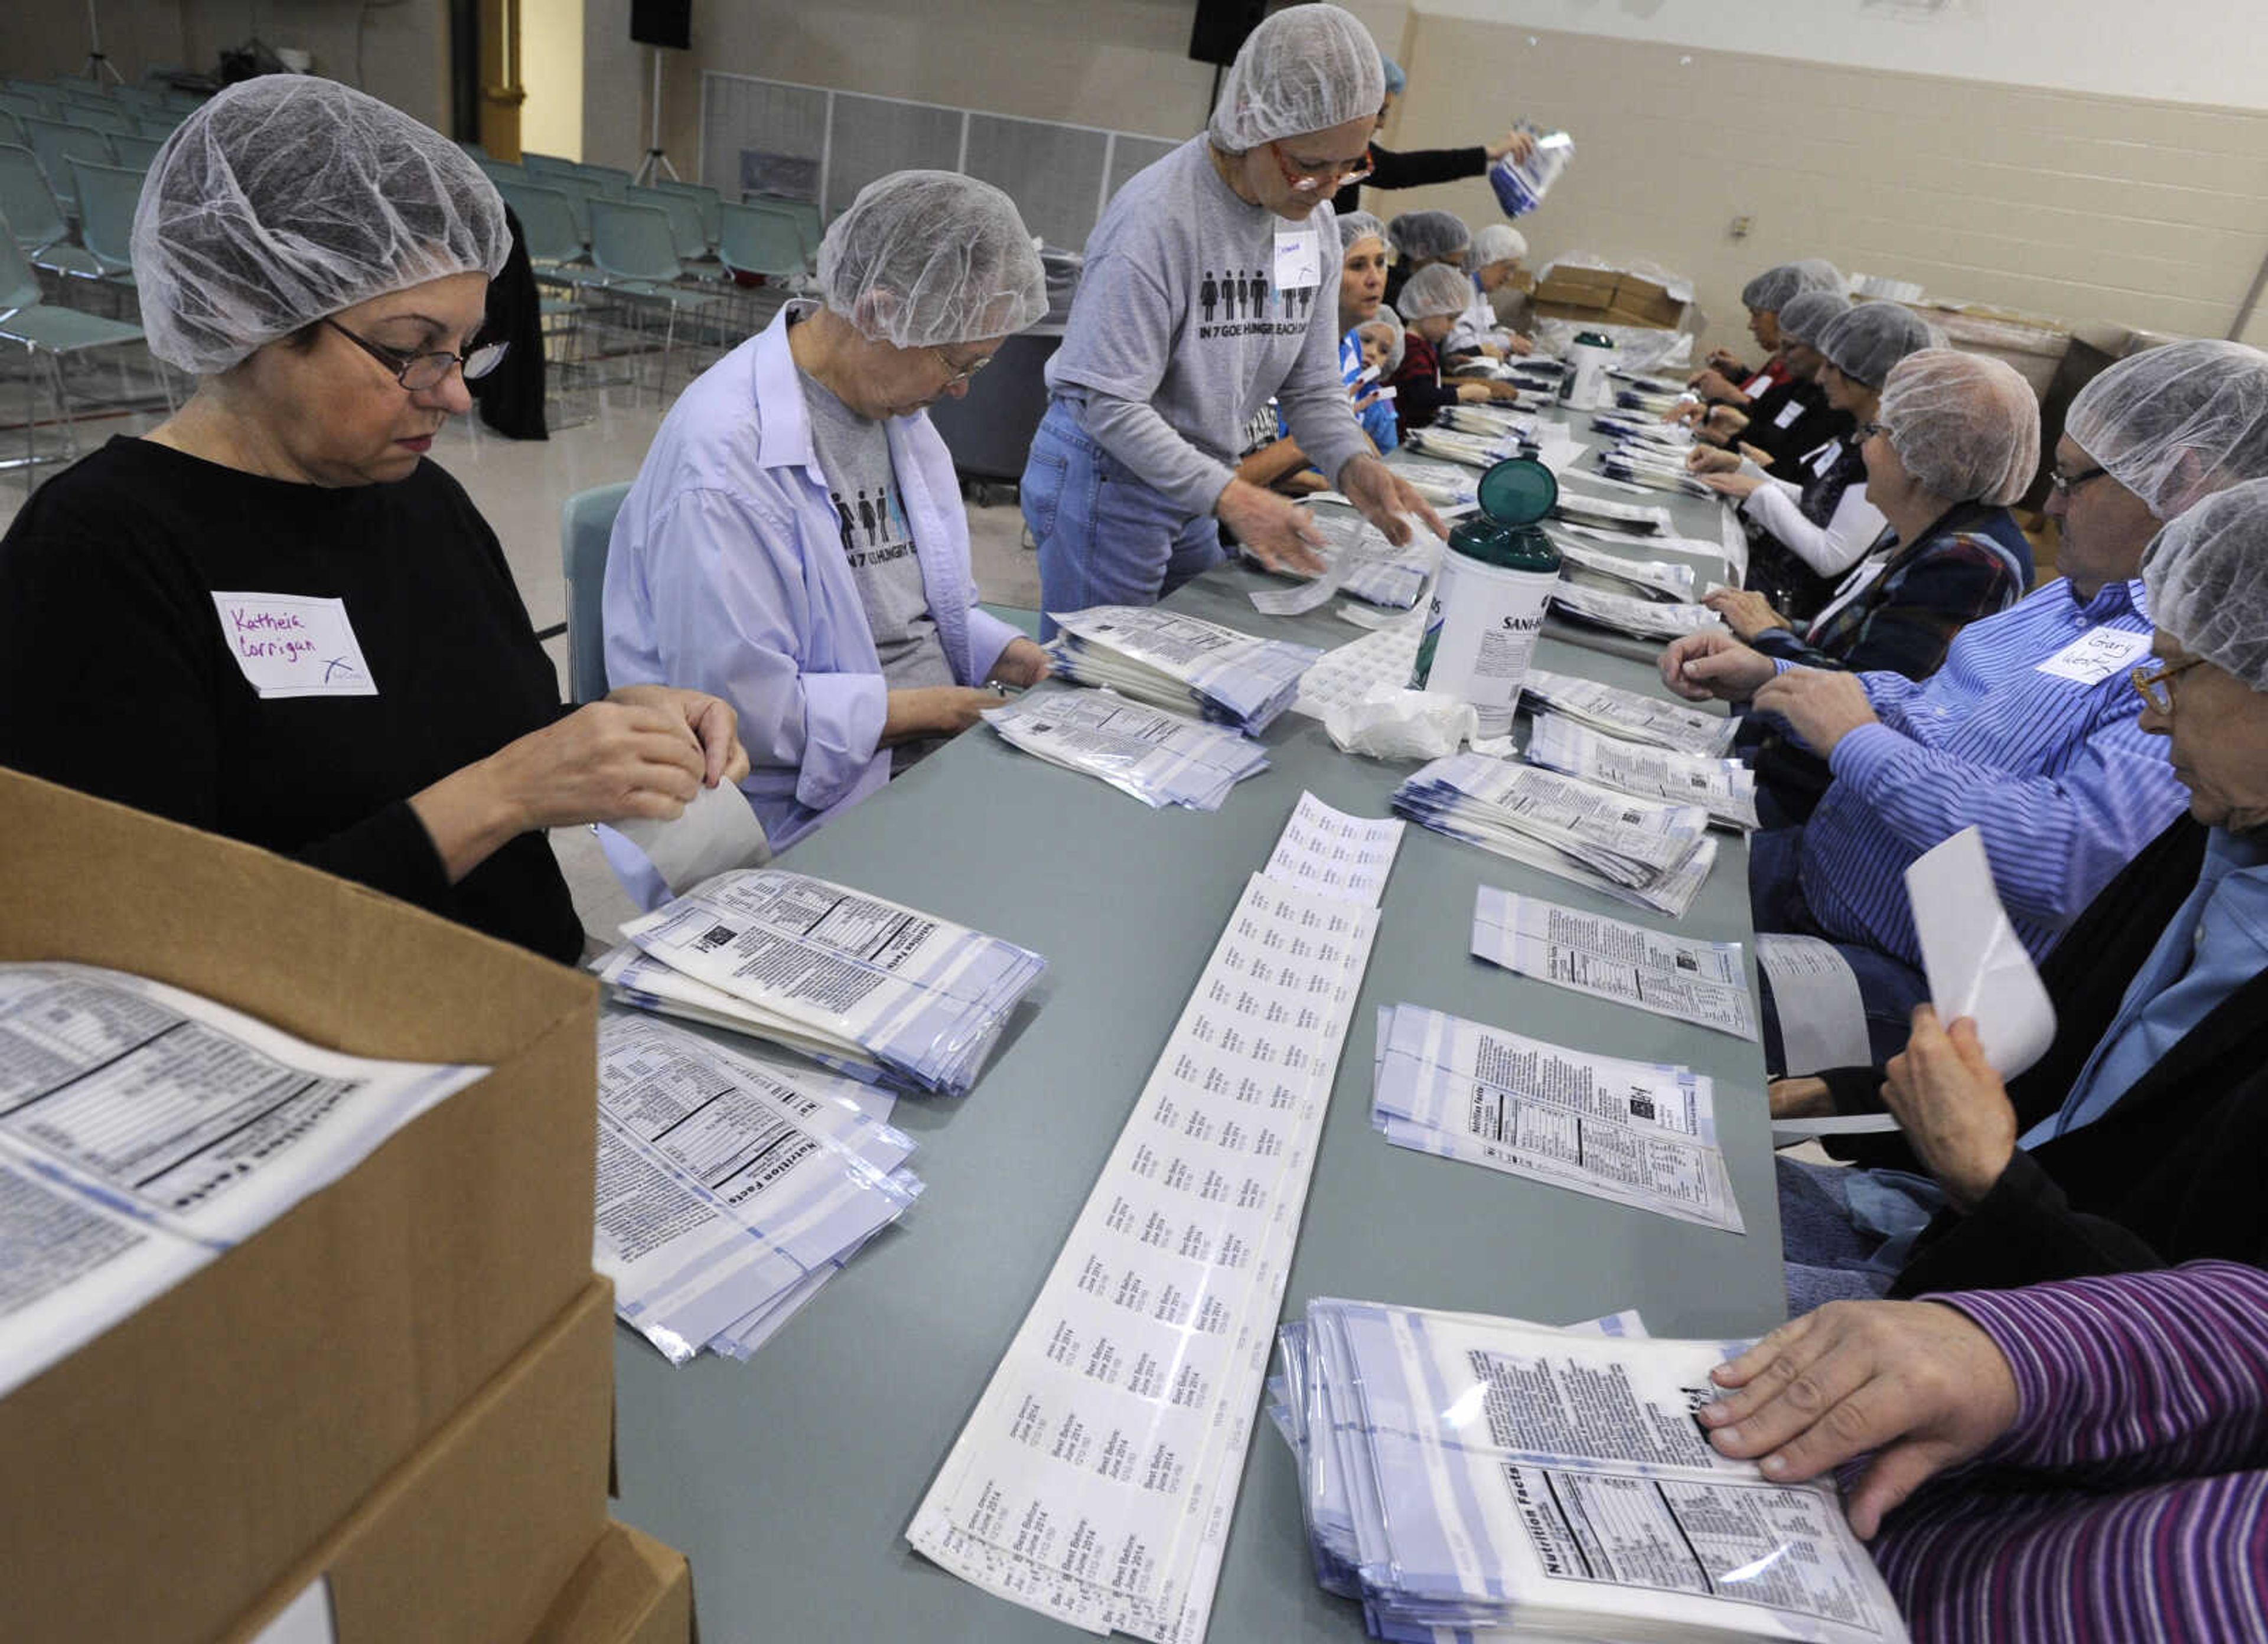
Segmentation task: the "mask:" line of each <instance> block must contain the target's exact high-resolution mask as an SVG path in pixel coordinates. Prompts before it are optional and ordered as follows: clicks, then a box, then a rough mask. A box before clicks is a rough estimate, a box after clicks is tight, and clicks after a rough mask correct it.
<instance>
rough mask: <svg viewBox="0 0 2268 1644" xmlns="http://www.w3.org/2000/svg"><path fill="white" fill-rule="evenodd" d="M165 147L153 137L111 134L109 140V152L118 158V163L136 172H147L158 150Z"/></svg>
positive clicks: (156, 156)
mask: <svg viewBox="0 0 2268 1644" xmlns="http://www.w3.org/2000/svg"><path fill="white" fill-rule="evenodd" d="M165 146H166V145H165V144H164V143H160V142H158V139H157V138H155V137H129V136H121V135H119V134H116V133H113V134H112V136H111V139H110V149H111V152H112V153H114V154H115V155H117V156H118V163H119V164H120V165H124V166H127V167H129V169H131V170H134V171H137V172H146V171H148V170H149V169H150V165H151V162H152V161H153V160H155V159H156V158H158V150H159V149H162V148H164V147H165Z"/></svg>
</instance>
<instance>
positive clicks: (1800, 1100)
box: [1764, 1074, 1835, 1119]
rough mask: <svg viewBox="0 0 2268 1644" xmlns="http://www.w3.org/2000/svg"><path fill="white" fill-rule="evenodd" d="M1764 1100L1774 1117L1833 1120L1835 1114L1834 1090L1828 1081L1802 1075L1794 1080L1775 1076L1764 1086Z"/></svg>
mask: <svg viewBox="0 0 2268 1644" xmlns="http://www.w3.org/2000/svg"><path fill="white" fill-rule="evenodd" d="M1764 1101H1765V1103H1766V1105H1767V1106H1768V1107H1769V1109H1770V1111H1771V1116H1772V1117H1773V1118H1774V1119H1832V1118H1834V1117H1835V1096H1834V1092H1832V1091H1831V1090H1829V1089H1828V1088H1827V1081H1826V1080H1824V1079H1815V1078H1813V1077H1812V1076H1811V1075H1809V1074H1803V1075H1800V1076H1798V1077H1796V1078H1793V1079H1774V1080H1773V1081H1772V1082H1771V1083H1770V1084H1769V1085H1767V1086H1765V1087H1764Z"/></svg>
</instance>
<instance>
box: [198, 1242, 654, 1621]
mask: <svg viewBox="0 0 2268 1644" xmlns="http://www.w3.org/2000/svg"><path fill="white" fill-rule="evenodd" d="M614 1322H615V1299H614V1289H613V1287H612V1286H610V1285H609V1284H608V1282H607V1281H605V1280H603V1279H593V1280H592V1281H591V1282H590V1284H589V1286H588V1287H587V1288H585V1290H584V1292H583V1294H582V1295H580V1296H578V1297H577V1298H576V1300H575V1302H574V1303H572V1304H571V1306H570V1307H569V1308H568V1309H567V1310H566V1312H564V1313H563V1314H562V1315H561V1316H560V1317H558V1319H556V1321H555V1322H554V1323H553V1324H552V1325H551V1326H550V1328H549V1329H548V1330H546V1331H544V1332H542V1334H541V1335H539V1336H537V1337H536V1338H535V1339H534V1341H532V1342H530V1343H528V1345H527V1348H526V1350H525V1351H523V1352H522V1353H521V1354H520V1355H519V1357H518V1358H516V1359H514V1360H513V1361H512V1362H511V1363H510V1364H508V1365H506V1366H505V1367H504V1369H503V1371H502V1372H501V1373H500V1374H498V1375H497V1376H495V1377H494V1378H493V1379H492V1380H490V1382H489V1383H488V1384H487V1385H486V1386H484V1387H482V1389H481V1390H480V1391H478V1392H476V1393H475V1394H474V1395H473V1398H472V1400H471V1402H470V1403H468V1404H467V1405H465V1406H464V1407H463V1408H462V1409H460V1411H458V1412H457V1413H456V1414H455V1415H454V1416H452V1417H451V1418H450V1419H449V1420H448V1421H447V1422H446V1424H444V1425H443V1427H442V1428H441V1430H440V1431H439V1432H438V1433H437V1434H435V1435H433V1436H432V1437H431V1439H429V1440H427V1441H426V1442H425V1443H424V1444H423V1445H422V1446H421V1447H420V1448H419V1449H418V1450H417V1451H416V1454H415V1455H413V1456H411V1457H410V1458H409V1460H408V1461H406V1462H404V1463H403V1464H401V1466H399V1467H397V1468H395V1469H394V1472H391V1473H390V1474H388V1475H387V1478H386V1479H385V1481H384V1482H383V1483H381V1484H380V1485H379V1486H378V1488H377V1489H376V1490H374V1491H372V1493H371V1494H369V1495H367V1496H365V1497H364V1498H363V1501H362V1503H361V1505H360V1506H358V1507H357V1508H355V1509H354V1511H353V1513H352V1514H350V1516H348V1518H347V1520H346V1522H345V1523H342V1524H341V1525H340V1526H339V1527H338V1528H337V1529H335V1530H333V1531H332V1532H331V1534H330V1535H329V1536H328V1537H327V1538H324V1541H323V1543H322V1545H320V1547H318V1548H316V1549H315V1551H314V1552H312V1553H310V1554H309V1555H308V1556H307V1557H306V1558H305V1559H303V1560H300V1561H299V1563H298V1566H297V1567H294V1568H293V1569H292V1571H291V1573H290V1574H288V1575H286V1576H285V1577H284V1580H283V1581H282V1582H279V1583H278V1584H277V1586H276V1589H275V1590H274V1591H273V1592H271V1593H270V1594H269V1596H268V1597H267V1598H266V1599H265V1600H263V1601H262V1602H261V1603H260V1604H256V1605H254V1607H253V1608H252V1610H250V1611H247V1613H246V1614H245V1615H243V1616H241V1617H239V1618H238V1620H237V1622H236V1625H235V1626H232V1627H231V1628H229V1629H228V1631H227V1632H226V1633H225V1634H223V1639H222V1644H249V1641H250V1640H256V1639H257V1638H258V1637H259V1635H260V1633H261V1629H262V1628H263V1627H265V1626H267V1625H268V1624H269V1621H271V1620H273V1619H274V1618H276V1615H278V1614H279V1613H281V1612H282V1611H284V1610H285V1609H287V1608H288V1607H289V1606H290V1605H291V1603H292V1601H293V1600H294V1599H296V1598H298V1596H299V1595H300V1594H301V1593H303V1592H304V1591H305V1590H306V1589H307V1588H308V1587H309V1586H311V1585H313V1584H314V1583H317V1582H321V1583H323V1584H324V1585H325V1586H326V1587H327V1588H328V1596H329V1601H330V1612H331V1625H332V1636H333V1637H334V1638H335V1639H336V1640H337V1644H391V1641H392V1640H407V1639H415V1640H417V1644H522V1640H525V1639H527V1635H528V1634H529V1633H531V1632H533V1631H534V1629H535V1627H536V1626H538V1625H539V1624H540V1623H541V1621H542V1619H543V1618H544V1616H545V1614H546V1613H547V1612H548V1611H549V1610H550V1609H551V1607H552V1606H553V1604H555V1603H556V1601H557V1599H558V1597H559V1596H560V1592H561V1590H562V1589H563V1588H564V1587H566V1586H567V1585H568V1584H569V1583H570V1582H572V1581H573V1580H574V1579H575V1577H576V1574H577V1572H578V1569H579V1567H581V1566H582V1565H583V1564H584V1563H585V1562H586V1561H587V1560H588V1559H589V1558H590V1556H591V1553H592V1548H593V1544H594V1543H596V1542H597V1541H598V1539H599V1538H600V1536H601V1535H603V1534H604V1533H605V1531H606V1530H607V1463H608V1453H609V1449H610V1439H611V1434H612V1428H613V1422H614V1413H615V1329H614ZM679 1562H680V1563H682V1562H683V1560H679ZM680 1636H681V1637H682V1635H680Z"/></svg>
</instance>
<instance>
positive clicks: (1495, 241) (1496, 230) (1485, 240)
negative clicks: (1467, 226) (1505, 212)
mask: <svg viewBox="0 0 2268 1644" xmlns="http://www.w3.org/2000/svg"><path fill="white" fill-rule="evenodd" d="M1526 255H1528V236H1527V235H1525V234H1523V233H1521V231H1519V230H1518V229H1516V228H1514V227H1513V225H1512V224H1509V223H1491V224H1489V225H1488V226H1487V227H1486V228H1484V229H1483V230H1481V231H1480V232H1479V233H1477V234H1476V235H1474V236H1473V256H1472V263H1473V267H1474V268H1487V267H1488V266H1489V264H1491V263H1492V262H1517V261H1520V259H1521V258H1522V257H1525V256H1526Z"/></svg>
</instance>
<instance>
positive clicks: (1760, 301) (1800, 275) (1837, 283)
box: [1741, 257, 1845, 314]
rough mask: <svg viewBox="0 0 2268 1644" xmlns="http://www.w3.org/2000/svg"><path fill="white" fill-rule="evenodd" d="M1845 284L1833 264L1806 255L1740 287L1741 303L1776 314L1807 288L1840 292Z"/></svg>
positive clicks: (1763, 311) (1763, 312) (1764, 312)
mask: <svg viewBox="0 0 2268 1644" xmlns="http://www.w3.org/2000/svg"><path fill="white" fill-rule="evenodd" d="M1844 284H1845V282H1844V279H1843V275H1842V274H1841V272H1840V271H1839V270H1838V269H1837V268H1836V267H1835V265H1834V264H1833V263H1831V262H1829V261H1826V260H1825V259H1824V258H1822V257H1807V258H1805V259H1804V260H1803V261H1801V262H1784V263H1782V264H1780V265H1779V267H1778V268H1767V269H1765V270H1764V272H1763V273H1762V274H1760V275H1756V278H1755V279H1753V280H1751V281H1749V283H1747V284H1746V285H1744V286H1742V288H1741V306H1742V307H1743V308H1752V309H1754V310H1755V311H1756V312H1758V313H1760V314H1776V313H1778V312H1779V311H1780V310H1781V309H1783V308H1785V307H1786V306H1787V305H1788V303H1789V301H1790V300H1791V299H1793V298H1794V297H1800V296H1802V295H1803V294H1804V293H1805V292H1806V291H1833V292H1836V293H1838V294H1839V293H1840V292H1841V291H1842V290H1843V288H1844Z"/></svg>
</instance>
